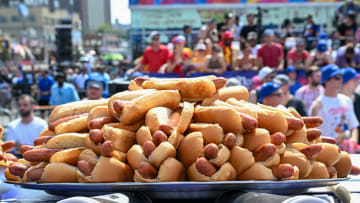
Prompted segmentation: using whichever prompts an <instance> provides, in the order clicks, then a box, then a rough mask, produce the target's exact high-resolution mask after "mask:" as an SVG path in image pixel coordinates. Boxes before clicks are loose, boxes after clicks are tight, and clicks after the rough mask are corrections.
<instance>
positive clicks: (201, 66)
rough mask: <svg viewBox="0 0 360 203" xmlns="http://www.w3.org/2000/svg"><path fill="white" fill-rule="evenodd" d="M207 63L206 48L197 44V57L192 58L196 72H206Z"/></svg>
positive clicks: (201, 44)
mask: <svg viewBox="0 0 360 203" xmlns="http://www.w3.org/2000/svg"><path fill="white" fill-rule="evenodd" d="M205 61H206V46H205V44H203V43H200V44H197V45H196V46H195V55H194V57H193V58H192V62H191V64H192V65H193V66H194V70H195V72H200V73H202V72H204V71H205Z"/></svg>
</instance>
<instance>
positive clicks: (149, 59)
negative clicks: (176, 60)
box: [141, 45, 169, 73]
mask: <svg viewBox="0 0 360 203" xmlns="http://www.w3.org/2000/svg"><path fill="white" fill-rule="evenodd" d="M168 56H169V49H168V48H167V46H165V45H160V47H159V50H157V51H155V50H154V49H153V48H152V47H151V46H148V47H146V49H145V51H144V55H143V58H142V61H141V64H143V65H149V68H148V71H149V72H152V73H154V72H158V71H159V69H160V67H161V66H162V65H164V64H165V63H166V61H167V59H168Z"/></svg>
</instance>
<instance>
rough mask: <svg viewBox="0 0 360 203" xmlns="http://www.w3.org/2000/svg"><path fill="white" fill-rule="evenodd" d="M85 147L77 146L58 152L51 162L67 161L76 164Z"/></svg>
mask: <svg viewBox="0 0 360 203" xmlns="http://www.w3.org/2000/svg"><path fill="white" fill-rule="evenodd" d="M84 149H85V147H77V148H71V149H66V150H62V151H59V152H56V153H55V154H54V155H52V156H51V158H50V163H66V164H70V165H76V164H77V162H78V160H79V156H80V153H81V152H82V151H83V150H84Z"/></svg>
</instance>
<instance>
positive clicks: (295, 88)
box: [289, 81, 301, 95]
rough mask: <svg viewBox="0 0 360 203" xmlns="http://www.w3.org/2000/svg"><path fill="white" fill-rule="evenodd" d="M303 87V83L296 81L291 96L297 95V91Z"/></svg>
mask: <svg viewBox="0 0 360 203" xmlns="http://www.w3.org/2000/svg"><path fill="white" fill-rule="evenodd" d="M300 87H301V83H299V82H298V81H296V82H295V83H294V84H293V85H291V86H290V88H289V90H290V94H292V95H295V92H296V90H298V89H299V88H300Z"/></svg>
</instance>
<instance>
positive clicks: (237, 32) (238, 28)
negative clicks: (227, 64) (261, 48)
mask: <svg viewBox="0 0 360 203" xmlns="http://www.w3.org/2000/svg"><path fill="white" fill-rule="evenodd" d="M242 27H243V25H242V23H240V16H239V15H236V16H235V18H234V28H235V33H234V38H235V40H236V41H239V40H240V33H241V29H242Z"/></svg>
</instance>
